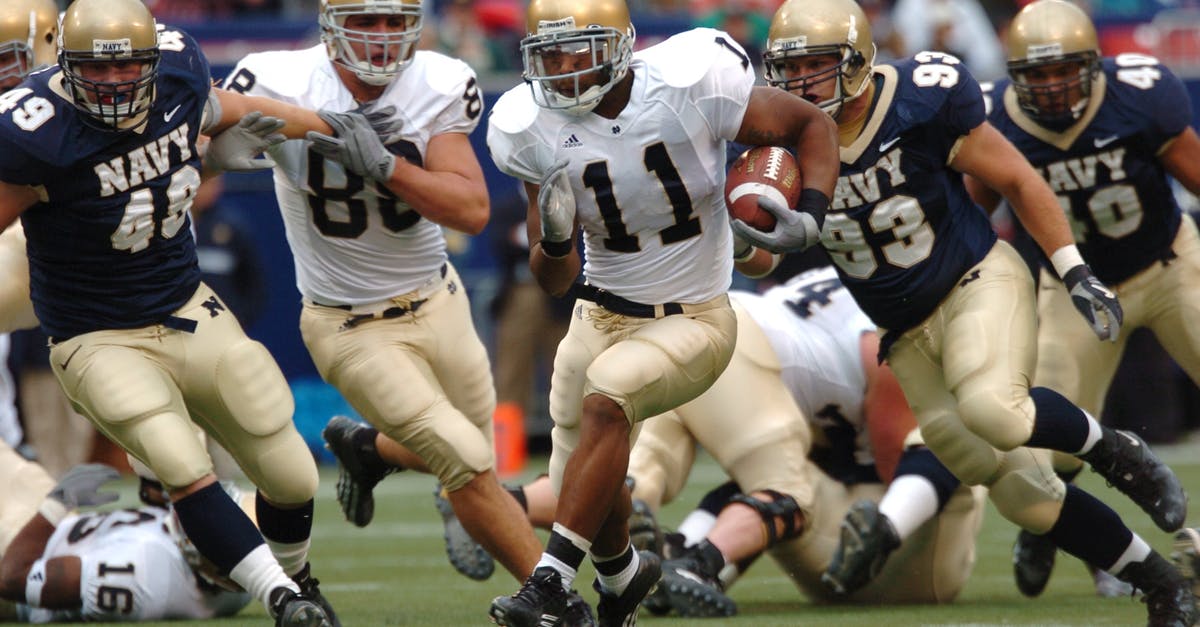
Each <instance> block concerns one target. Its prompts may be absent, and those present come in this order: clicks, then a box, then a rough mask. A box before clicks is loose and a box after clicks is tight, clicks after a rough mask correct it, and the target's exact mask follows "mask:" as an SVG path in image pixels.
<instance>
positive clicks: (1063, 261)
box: [1050, 244, 1083, 281]
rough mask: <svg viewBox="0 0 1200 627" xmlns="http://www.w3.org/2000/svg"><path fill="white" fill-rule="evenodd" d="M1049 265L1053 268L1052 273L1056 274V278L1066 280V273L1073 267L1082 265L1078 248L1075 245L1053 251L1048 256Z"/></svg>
mask: <svg viewBox="0 0 1200 627" xmlns="http://www.w3.org/2000/svg"><path fill="white" fill-rule="evenodd" d="M1050 265H1052V266H1054V271H1055V272H1056V273H1058V278H1060V279H1063V280H1064V281H1065V280H1066V279H1067V273H1068V272H1070V271H1071V269H1072V268H1074V267H1075V266H1082V265H1083V257H1082V256H1081V255H1080V254H1079V248H1077V247H1076V246H1075V244H1067V245H1066V246H1063V247H1062V248H1059V249H1058V250H1056V251H1054V254H1053V255H1050Z"/></svg>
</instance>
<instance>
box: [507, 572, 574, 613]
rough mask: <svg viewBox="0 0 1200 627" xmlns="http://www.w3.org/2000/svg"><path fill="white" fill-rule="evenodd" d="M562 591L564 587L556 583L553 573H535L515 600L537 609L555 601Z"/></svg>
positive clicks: (518, 592)
mask: <svg viewBox="0 0 1200 627" xmlns="http://www.w3.org/2000/svg"><path fill="white" fill-rule="evenodd" d="M561 590H562V586H560V585H558V583H557V582H556V581H554V575H553V573H546V574H542V575H538V574H537V573H535V574H532V575H530V576H529V578H528V579H526V580H525V584H524V585H522V586H521V589H520V590H517V592H516V594H514V595H513V598H514V599H516V600H517V601H521V602H523V603H526V604H529V605H532V606H535V607H536V606H541V605H544V604H546V603H548V602H550V601H551V600H553V599H554V597H555V596H557V594H558V592H559V591H561ZM564 594H565V592H564Z"/></svg>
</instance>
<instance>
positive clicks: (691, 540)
mask: <svg viewBox="0 0 1200 627" xmlns="http://www.w3.org/2000/svg"><path fill="white" fill-rule="evenodd" d="M716 524H717V517H716V516H713V515H712V513H711V512H707V511H705V510H702V509H694V510H692V511H691V513H690V514H688V515H687V518H684V519H683V522H682V523H679V530H678V531H679V533H682V534H683V546H694V545H697V544H700V541H701V540H703V539H704V538H706V537H707V536H708V532H709V531H712V528H713V527H714V526H716Z"/></svg>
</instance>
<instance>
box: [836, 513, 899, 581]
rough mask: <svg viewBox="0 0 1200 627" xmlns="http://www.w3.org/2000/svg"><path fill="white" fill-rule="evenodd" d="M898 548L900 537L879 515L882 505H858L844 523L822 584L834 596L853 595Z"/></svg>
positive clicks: (889, 523) (880, 568)
mask: <svg viewBox="0 0 1200 627" xmlns="http://www.w3.org/2000/svg"><path fill="white" fill-rule="evenodd" d="M899 546H900V535H899V534H898V533H896V528H895V527H893V526H892V522H891V521H890V520H888V518H887V516H884V515H883V514H881V513H880V512H879V504H878V503H876V502H875V501H868V500H862V501H858V502H856V503H854V504H853V505H851V506H850V510H849V511H847V512H846V517H845V518H843V519H842V528H841V538H840V539H839V541H838V545H837V548H836V549H834V552H833V560H832V561H831V562H830V563H829V567H828V568H826V569H825V572H823V573H821V583H822V584H824V585H825V587H826V588H827V589H828V590H829V591H830V592H832V593H833V594H835V595H839V596H845V595H848V594H852V593H854V592H855V591H857V590H859V589H860V588H862V587H863V586H865V585H867V584H868V583H870V582H871V580H872V579H874V578H875V576H876V575H878V574H879V571H880V570H883V565H884V563H885V562H886V561H887V558H888V555H890V554H891V553H892V551H894V550H896V548H897V547H899Z"/></svg>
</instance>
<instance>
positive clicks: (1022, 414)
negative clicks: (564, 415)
mask: <svg viewBox="0 0 1200 627" xmlns="http://www.w3.org/2000/svg"><path fill="white" fill-rule="evenodd" d="M1008 394H1009V391H1008V390H1000V391H993V390H989V391H987V392H983V393H980V394H976V395H974V396H972V397H970V398H965V399H961V400H959V402H958V414H959V416H960V417H961V418H962V421H963V423H964V424H965V425H967V428H969V429H970V430H971V432H973V433H974V434H975V435H977V436H979V437H980V438H983V440H984V441H986V442H987V443H988V444H990V445H992V446H994V447H995V448H998V449H1000V450H1001V451H1011V450H1013V449H1015V448H1017V447H1018V446H1021V445H1023V444H1025V443H1026V442H1028V441H1029V436H1030V435H1031V434H1032V433H1033V417H1034V408H1033V400H1032V399H1030V398H1029V397H1028V396H1025V397H1024V398H1023V399H1020V400H1016V399H1010V398H1008Z"/></svg>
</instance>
